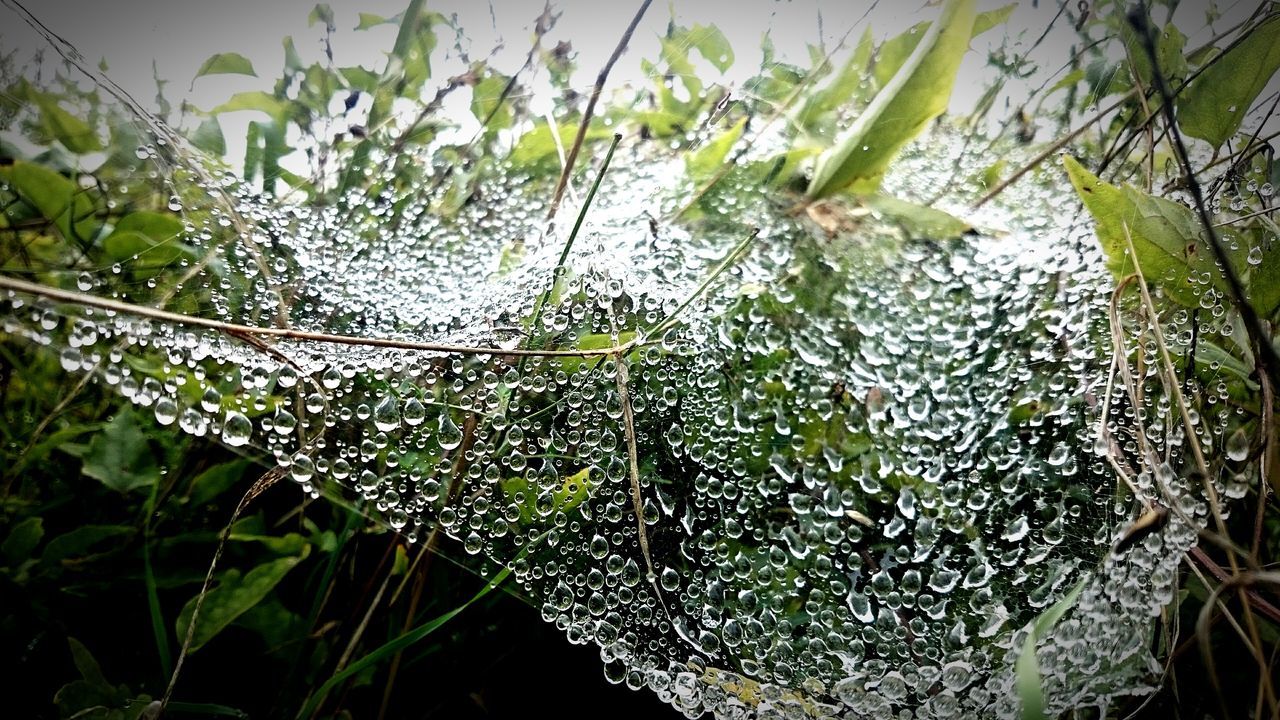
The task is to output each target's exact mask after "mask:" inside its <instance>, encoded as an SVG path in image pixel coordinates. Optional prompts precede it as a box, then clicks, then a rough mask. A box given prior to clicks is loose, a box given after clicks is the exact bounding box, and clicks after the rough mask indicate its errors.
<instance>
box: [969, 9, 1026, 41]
mask: <svg viewBox="0 0 1280 720" xmlns="http://www.w3.org/2000/svg"><path fill="white" fill-rule="evenodd" d="M1017 9H1018V3H1016V2H1014V3H1009V4H1008V5H1005V6H1004V7H998V8H996V9H995V10H988V11H986V12H980V13H978V16H977V17H976V18H974V19H973V35H972V36H971V37H978V36H979V35H981V34H982V33H984V32H987V31H988V30H991V29H992V28H995V27H997V26H999V25H1003V24H1005V23H1006V22H1008V21H1009V18H1010V17H1012V16H1013V11H1014V10H1017Z"/></svg>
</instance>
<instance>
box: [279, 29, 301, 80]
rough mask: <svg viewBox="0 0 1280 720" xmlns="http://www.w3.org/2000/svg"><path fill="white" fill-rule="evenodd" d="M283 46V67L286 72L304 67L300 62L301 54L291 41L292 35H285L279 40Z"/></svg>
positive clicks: (293, 71) (294, 71) (296, 70)
mask: <svg viewBox="0 0 1280 720" xmlns="http://www.w3.org/2000/svg"><path fill="white" fill-rule="evenodd" d="M281 44H282V45H283V46H284V69H285V70H286V71H287V72H291V73H296V72H298V71H299V70H301V69H302V68H304V67H306V66H305V65H303V63H302V56H300V55H298V46H297V45H294V43H293V36H292V35H287V36H285V38H284V40H282V41H281Z"/></svg>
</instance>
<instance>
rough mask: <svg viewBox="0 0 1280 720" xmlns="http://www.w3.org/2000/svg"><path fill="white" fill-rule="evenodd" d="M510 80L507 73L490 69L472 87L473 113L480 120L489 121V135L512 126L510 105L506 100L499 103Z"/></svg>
mask: <svg viewBox="0 0 1280 720" xmlns="http://www.w3.org/2000/svg"><path fill="white" fill-rule="evenodd" d="M508 80H509V78H507V77H506V76H505V75H501V74H499V73H495V72H493V71H489V72H487V73H485V76H484V78H483V79H481V80H480V82H478V83H476V85H475V87H473V88H471V114H472V115H475V117H476V119H477V120H479V121H480V122H484V121H485V120H488V121H489V122H488V124H487V125H485V128H484V131H485V133H486V134H488V135H493V134H494V133H496V132H498V131H499V130H502V129H505V128H509V127H511V108H510V106H509V105H507V104H506V103H505V101H502V104H499V101H500V100H501V99H502V91H503V90H505V89H506V87H507V82H508Z"/></svg>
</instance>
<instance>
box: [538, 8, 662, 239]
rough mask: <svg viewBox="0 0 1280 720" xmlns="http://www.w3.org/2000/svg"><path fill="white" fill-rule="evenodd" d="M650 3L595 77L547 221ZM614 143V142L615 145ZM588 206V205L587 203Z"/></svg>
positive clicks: (639, 14) (558, 201)
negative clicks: (616, 67) (611, 75)
mask: <svg viewBox="0 0 1280 720" xmlns="http://www.w3.org/2000/svg"><path fill="white" fill-rule="evenodd" d="M652 3H653V0H644V2H642V3H640V9H639V10H637V11H636V14H635V17H633V18H631V24H630V25H628V26H627V29H626V31H625V32H623V33H622V39H620V40H619V41H618V45H617V47H615V48H614V49H613V54H612V55H610V56H609V61H608V62H606V63H605V64H604V67H603V68H601V70H600V74H599V75H597V76H596V84H595V87H594V88H592V90H591V99H589V100H587V108H586V110H583V111H582V122H581V123H579V124H578V134H577V135H576V136H574V138H573V147H571V148H569V157H568V158H566V159H565V163H564V170H563V171H562V172H561V173H560V180H559V181H557V182H556V191H555V194H554V195H553V196H552V197H551V207H550V209H548V210H547V220H551V219H552V218H554V217H555V216H556V211H557V210H559V209H560V200H561V198H562V197H563V196H564V189H565V187H566V186H567V185H568V184H569V175H570V174H572V173H573V166H574V164H576V163H577V162H578V152H579V151H580V150H582V143H583V141H584V140H586V138H587V126H588V125H590V124H591V118H592V116H593V115H595V111H596V103H597V102H599V100H600V93H601V92H602V91H603V90H604V83H605V80H607V79H608V78H609V71H611V70H613V65H614V63H616V62H618V58H620V57H622V53H623V51H625V50H626V49H627V44H628V43H630V42H631V35H632V33H634V32H635V31H636V26H638V25H639V24H640V19H641V18H643V17H644V14H645V11H647V10H648V9H649V5H650V4H652ZM547 129H548V130H550V131H551V132H552V133H558V132H559V129H558V128H554V127H552V128H547ZM615 137H616V136H615ZM616 142H617V141H616V140H615V144H616ZM610 152H612V150H610ZM588 204H590V202H589V201H588Z"/></svg>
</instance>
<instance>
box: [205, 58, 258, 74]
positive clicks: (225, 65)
mask: <svg viewBox="0 0 1280 720" xmlns="http://www.w3.org/2000/svg"><path fill="white" fill-rule="evenodd" d="M205 75H252V76H254V77H257V76H258V74H257V73H256V72H254V71H253V63H251V62H249V58H247V57H245V56H243V55H241V54H240V53H233V52H228V53H218V54H216V55H211V56H209V59H208V60H205V61H204V64H203V65H201V66H200V69H199V70H197V71H196V77H198V78H199V77H204V76H205Z"/></svg>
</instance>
